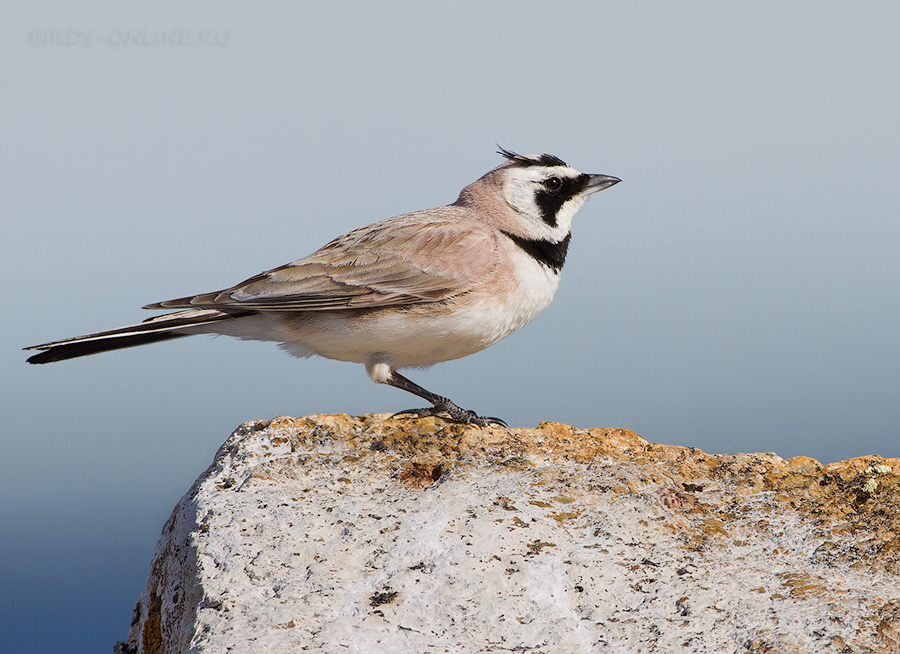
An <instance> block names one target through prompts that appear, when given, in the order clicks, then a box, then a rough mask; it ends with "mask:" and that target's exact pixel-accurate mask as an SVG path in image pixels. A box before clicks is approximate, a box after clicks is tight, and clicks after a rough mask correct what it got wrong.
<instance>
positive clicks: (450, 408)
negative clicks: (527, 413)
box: [391, 400, 507, 427]
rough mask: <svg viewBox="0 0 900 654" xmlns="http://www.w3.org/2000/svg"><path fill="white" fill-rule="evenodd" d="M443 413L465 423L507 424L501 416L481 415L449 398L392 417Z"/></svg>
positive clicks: (482, 425) (437, 415)
mask: <svg viewBox="0 0 900 654" xmlns="http://www.w3.org/2000/svg"><path fill="white" fill-rule="evenodd" d="M441 414H446V415H448V416H450V419H451V420H453V421H455V422H461V423H462V424H464V425H477V426H478V427H490V426H492V425H496V426H497V427H506V426H507V425H506V423H505V422H504V421H503V420H501V419H500V418H492V417H490V416H480V415H478V414H477V413H475V412H474V411H469V410H468V409H463V408H462V407H459V406H457V405H456V404H454V403H453V402H450V401H449V400H448V401H447V402H446V403H443V402H442V403H440V404H436V405H434V406H432V407H427V408H425V409H406V410H404V411H398V412H397V413H395V414H394V415H392V416H391V418H396V417H397V416H406V415H411V416H415V417H417V418H427V417H429V416H436V417H443V416H442V415H441Z"/></svg>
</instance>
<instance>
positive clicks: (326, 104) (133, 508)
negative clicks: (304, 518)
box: [0, 0, 900, 653]
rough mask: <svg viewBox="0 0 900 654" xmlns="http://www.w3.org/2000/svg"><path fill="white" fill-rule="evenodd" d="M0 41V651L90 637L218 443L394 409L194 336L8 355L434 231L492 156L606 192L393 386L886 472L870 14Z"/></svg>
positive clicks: (297, 11) (334, 21)
mask: <svg viewBox="0 0 900 654" xmlns="http://www.w3.org/2000/svg"><path fill="white" fill-rule="evenodd" d="M2 13H3V19H2V20H0V62H2V63H0V97H2V101H0V117H2V120H0V135H2V136H0V138H2V141H0V146H2V152H0V162H2V175H0V198H2V200H0V207H2V212H0V220H2V221H3V238H2V239H0V255H2V256H0V266H2V274H3V279H4V283H3V285H2V288H0V293H2V299H3V306H4V307H5V320H3V332H2V337H3V340H2V343H3V347H2V348H0V366H2V368H0V370H2V377H3V388H4V389H5V390H4V392H3V394H2V400H0V401H2V416H3V427H4V429H3V434H2V437H0V439H2V440H0V443H2V456H0V498H2V499H0V525H2V528H0V651H3V652H19V653H25V652H60V651H66V652H69V653H72V652H75V653H79V652H97V651H100V652H111V651H112V646H113V643H114V642H115V641H116V640H124V639H125V637H126V635H127V631H128V625H129V623H130V619H131V611H132V608H133V606H134V603H135V601H136V600H137V597H138V595H139V593H140V591H141V589H142V587H143V584H144V580H145V577H146V574H147V570H148V567H149V563H150V559H151V557H152V554H153V551H154V547H155V544H156V540H157V538H158V536H159V532H160V530H161V528H162V526H163V523H164V522H165V520H166V519H167V518H168V516H169V514H170V512H171V510H172V508H173V506H174V505H175V504H176V503H177V502H178V500H179V498H180V497H181V496H182V494H183V493H185V492H186V491H187V490H188V488H189V487H190V485H191V483H192V482H193V480H194V479H195V478H196V477H197V476H198V475H199V474H201V473H202V472H203V470H204V469H205V468H206V467H207V466H208V465H209V463H210V462H211V461H212V458H213V456H214V454H215V452H216V450H217V448H218V447H219V445H220V444H221V443H222V442H223V441H224V440H225V439H226V438H227V436H228V435H229V433H230V432H231V431H232V430H233V429H234V428H235V427H237V426H238V425H239V424H240V423H242V422H244V421H247V420H252V419H257V418H271V417H273V416H277V415H293V416H301V415H306V414H310V413H332V412H346V413H351V414H360V413H367V412H387V411H397V410H400V409H405V408H408V407H409V406H411V405H413V404H415V403H414V402H412V401H411V396H408V395H407V394H405V393H403V392H401V391H398V390H396V389H392V388H388V387H382V386H377V385H375V384H373V383H372V382H371V381H370V380H369V379H368V377H367V376H366V374H365V371H364V370H363V367H362V366H360V365H355V364H348V363H340V362H333V361H325V360H297V359H292V358H290V357H288V356H286V355H285V354H283V353H282V352H281V351H279V350H278V348H276V347H275V346H274V345H272V344H261V343H245V342H240V341H237V340H233V339H228V338H225V337H221V338H210V337H194V338H190V339H184V340H180V341H175V342H171V343H163V344H158V345H153V346H149V347H146V348H137V349H131V350H125V351H122V352H116V353H113V354H104V355H99V356H96V357H91V358H87V359H78V360H75V361H68V362H64V363H60V364H54V365H51V366H27V365H26V364H25V358H26V354H25V353H23V352H22V351H21V348H22V347H24V346H27V345H33V344H36V343H41V342H44V341H47V340H53V339H58V338H64V337H68V336H74V335H78V334H84V333H88V332H92V331H96V330H100V329H106V328H112V327H118V326H121V325H124V324H128V323H131V322H135V321H137V320H139V319H143V318H145V317H147V316H148V315H150V314H149V313H148V312H142V311H141V310H140V307H141V306H142V305H143V304H145V303H148V302H152V301H158V300H164V299H168V298H172V297H179V296H183V295H187V294H192V293H198V292H204V291H211V290H216V289H220V288H224V287H227V286H230V285H232V284H234V283H236V282H238V281H241V280H243V279H245V278H247V277H249V276H251V275H253V274H255V273H257V272H259V271H261V270H265V269H268V268H271V267H274V266H277V265H280V264H282V263H286V262H288V261H291V260H293V259H296V258H299V257H301V256H304V255H306V254H308V253H309V252H311V251H313V250H315V249H316V248H318V247H319V246H321V245H323V244H324V243H326V242H327V241H329V240H330V239H331V238H333V237H335V236H337V235H339V234H342V233H344V232H346V231H348V230H350V229H352V228H355V227H358V226H361V225H364V224H368V223H370V222H374V221H375V220H378V219H381V218H386V217H388V216H391V215H396V214H400V213H404V212H407V211H412V210H416V209H423V208H427V207H432V206H438V205H442V204H446V203H449V202H452V201H453V200H455V199H456V196H457V194H458V193H459V190H460V189H461V188H462V187H463V186H464V185H466V184H468V183H470V182H471V181H473V180H475V179H476V178H478V177H480V176H481V175H482V174H484V173H485V172H487V171H488V170H489V169H490V168H492V167H493V166H495V165H496V164H498V163H499V162H500V157H498V156H497V155H496V154H495V149H496V144H500V145H502V146H503V147H505V148H509V149H512V150H516V151H519V152H526V153H540V152H548V153H551V154H554V155H557V156H559V157H561V158H563V159H564V160H565V161H567V162H568V163H569V164H571V165H572V166H574V167H575V168H577V169H579V170H582V171H583V172H590V173H605V174H609V175H615V176H617V177H620V178H622V179H623V180H624V181H623V183H622V184H619V185H617V186H616V187H614V188H612V189H609V190H607V191H604V192H602V193H600V194H597V195H595V196H593V198H592V199H591V201H590V202H589V203H588V204H587V206H586V207H585V208H584V209H583V210H582V211H581V213H580V214H579V215H578V216H577V217H576V220H575V225H574V230H573V231H574V236H573V239H572V245H571V248H570V254H569V258H568V260H567V263H566V267H565V269H564V271H563V279H562V284H561V287H560V290H559V292H558V293H557V296H556V299H555V301H554V302H553V304H551V306H550V308H549V309H548V310H547V311H545V312H544V313H543V314H542V315H541V316H540V317H539V318H538V319H537V320H535V321H534V322H533V323H532V324H530V325H528V326H527V327H526V328H524V329H523V330H522V331H520V332H519V333H517V334H514V335H513V336H511V337H510V338H508V339H506V340H504V341H502V342H501V343H498V344H497V345H495V346H494V347H492V348H490V349H488V350H486V351H484V352H482V353H479V354H477V355H475V356H472V357H468V358H465V359H461V360H458V361H454V362H450V363H445V364H441V365H439V366H436V367H434V368H432V369H430V370H428V371H410V376H411V377H412V378H413V379H414V380H415V381H417V382H419V383H420V384H422V385H424V386H425V387H426V388H429V389H431V390H434V391H436V392H438V393H441V394H444V395H448V396H449V397H452V398H453V399H454V400H455V401H457V402H458V403H459V404H460V405H462V406H465V407H467V408H471V409H474V410H476V411H478V412H479V413H482V414H486V415H496V416H500V417H502V418H504V419H506V420H507V421H508V422H509V423H510V425H511V426H515V427H520V426H522V427H528V426H535V425H536V424H537V423H538V421H540V420H557V421H562V422H567V423H570V424H574V425H576V426H579V427H625V428H630V429H633V430H634V431H636V432H637V433H639V434H641V435H642V436H644V437H646V438H647V439H649V440H651V441H656V442H663V443H670V444H677V445H686V446H693V447H699V448H702V449H704V450H707V451H710V452H736V451H744V452H747V451H775V452H777V453H778V454H780V455H782V456H784V457H790V456H796V455H807V456H812V457H815V458H817V459H819V460H821V461H823V462H831V461H835V460H840V459H844V458H847V457H852V456H860V455H868V454H881V455H884V456H897V455H900V447H898V425H900V390H898V389H900V347H898V339H897V333H898V324H900V302H898V298H900V274H898V273H900V182H898V171H900V76H898V72H897V63H898V61H900V39H898V38H897V34H896V30H897V25H900V4H897V3H894V2H866V3H846V2H784V1H783V0H779V1H777V2H774V1H773V2H766V1H763V2H753V3H721V2H715V1H710V2H692V1H690V0H687V1H683V2H678V3H670V2H646V3H641V4H640V6H634V5H633V4H631V3H628V4H625V3H613V2H597V1H593V0H592V1H590V2H556V3H546V2H521V1H519V2H486V3H485V2H454V3H442V4H436V3H420V2H379V3H377V4H376V3H371V4H368V5H365V6H363V5H362V3H349V2H333V3H300V2H281V1H274V2H267V3H265V4H264V5H259V4H257V5H254V4H252V3H247V2H237V1H234V2H231V1H222V0H217V1H216V2H211V1H208V0H196V1H192V2H179V3H175V2H168V1H166V2H155V3H136V2H121V1H115V2H113V1H104V2H91V1H86V2H80V3H77V6H76V3H64V2H42V3H26V2H24V1H18V2H15V1H14V2H6V3H4V7H3V10H2ZM160 31H163V32H168V33H169V34H172V35H175V36H177V37H178V38H179V39H180V40H181V41H182V42H181V43H150V41H153V40H157V38H158V34H159V32H160ZM139 41H143V43H140V42H139Z"/></svg>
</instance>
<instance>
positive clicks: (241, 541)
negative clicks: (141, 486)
mask: <svg viewBox="0 0 900 654" xmlns="http://www.w3.org/2000/svg"><path fill="white" fill-rule="evenodd" d="M876 467H877V469H878V470H880V472H875V471H874V470H875V469H876ZM898 473H900V461H898V460H897V459H882V458H880V457H866V458H865V459H852V460H850V461H847V462H843V463H840V464H832V465H831V466H822V465H820V464H819V463H818V462H816V461H814V460H813V459H807V458H803V457H798V458H797V459H791V460H788V461H785V460H782V459H780V458H779V457H777V456H775V455H771V454H749V455H748V454H737V455H727V456H713V455H709V454H706V453H704V452H701V451H699V450H696V449H690V448H679V447H672V446H665V445H653V444H650V443H647V442H646V441H644V440H643V439H642V438H640V437H639V436H637V435H635V434H633V433H632V432H629V431H627V430H619V429H612V430H603V429H594V430H578V429H574V428H572V427H569V426H567V425H558V424H553V423H542V424H541V425H540V426H539V428H538V429H533V430H526V429H509V430H508V429H500V428H490V429H477V428H466V427H462V426H458V425H452V424H448V423H444V422H442V421H440V420H436V419H433V418H430V419H421V420H391V419H387V418H386V416H363V417H361V418H351V417H349V416H310V417H307V418H300V419H292V418H276V419H275V420H272V421H257V422H252V423H247V424H245V425H242V426H241V427H240V428H239V429H238V430H237V431H235V433H234V434H232V436H231V437H230V438H229V439H228V441H227V442H226V443H225V444H224V445H223V446H222V448H221V449H220V450H219V452H218V454H217V455H216V458H215V461H214V463H213V465H212V466H211V467H210V468H209V469H208V470H207V471H206V472H205V473H204V474H203V475H202V476H201V477H200V478H199V479H198V480H197V482H196V483H195V484H194V486H193V487H192V488H191V489H190V491H189V492H188V493H187V494H186V495H185V496H184V498H183V499H182V500H181V502H180V503H179V505H178V506H177V507H176V509H175V511H174V513H173V515H172V517H171V518H170V520H169V521H168V522H167V523H166V525H165V528H164V530H163V533H162V537H161V539H160V541H159V545H158V547H157V551H156V555H155V557H154V560H153V562H152V564H151V567H150V575H149V578H148V581H147V587H146V589H145V590H144V592H143V594H142V595H141V597H140V599H139V601H138V604H137V607H136V608H135V616H134V621H133V624H132V626H131V631H130V633H129V636H128V640H127V642H125V643H119V644H118V645H117V646H116V649H117V651H118V652H122V653H136V652H140V653H143V654H157V653H172V652H204V653H206V652H208V653H213V652H215V653H221V652H229V651H230V652H240V653H243V652H254V653H257V652H301V651H302V652H348V653H354V652H359V653H366V652H377V653H379V654H386V653H389V652H398V653H399V652H403V653H407V652H416V653H424V652H454V653H456V652H513V651H516V652H535V653H536V652H545V653H550V652H567V653H568V652H604V651H608V652H616V653H618V652H660V653H672V652H698V653H699V652H788V653H791V652H797V653H800V652H844V653H851V652H853V653H856V652H892V651H900V587H898V584H897V581H898V580H897V572H898V570H900V567H898V559H900V538H898V536H897V526H898V521H900V518H898V513H900V512H898V511H897V508H898V507H897V495H898ZM870 480H876V481H877V482H878V483H877V488H876V489H874V490H872V491H871V492H868V491H866V490H864V489H863V487H864V486H865V484H866V483H867V482H868V481H870ZM868 487H869V488H871V484H869V486H868ZM879 512H881V513H879Z"/></svg>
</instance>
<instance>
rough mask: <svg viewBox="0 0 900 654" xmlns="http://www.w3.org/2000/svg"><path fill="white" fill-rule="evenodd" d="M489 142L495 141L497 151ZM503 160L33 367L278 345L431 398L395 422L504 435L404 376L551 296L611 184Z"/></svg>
mask: <svg viewBox="0 0 900 654" xmlns="http://www.w3.org/2000/svg"><path fill="white" fill-rule="evenodd" d="M498 147H499V146H498ZM497 153H498V154H500V155H501V156H502V157H503V162H502V163H501V164H500V165H498V166H496V167H495V168H493V169H492V170H490V171H489V172H487V173H486V174H484V175H483V176H482V177H480V178H479V179H477V180H476V181H474V182H472V183H471V184H469V185H468V186H466V187H464V188H463V189H462V191H461V192H460V194H459V197H458V198H457V200H456V201H455V202H453V203H452V204H449V205H446V206H441V207H437V208H434V209H425V210H422V211H414V212H412V213H407V214H403V215H399V216H394V217H393V218H388V219H386V220H381V221H379V222H375V223H372V224H371V225H368V226H366V227H361V228H359V229H355V230H353V231H351V232H348V233H347V234H344V235H343V236H339V237H338V238H336V239H334V240H333V241H331V242H330V243H328V244H327V245H325V246H323V247H321V248H320V249H318V250H316V251H315V252H313V253H312V254H310V255H308V256H306V257H303V258H301V259H297V260H296V261H292V262H290V263H288V264H285V265H283V266H279V267H277V268H273V269H271V270H268V271H265V272H262V273H260V274H258V275H255V276H253V277H250V278H249V279H247V280H245V281H243V282H241V283H240V284H237V285H235V286H231V287H230V288H226V289H224V290H221V291H215V292H212V293H201V294H199V295H190V296H187V297H181V298H176V299H174V300H165V301H163V302H155V303H153V304H148V305H146V306H145V307H144V309H154V310H159V309H178V311H175V312H171V313H165V314H163V315H158V316H154V317H152V318H148V319H146V320H144V321H143V322H140V323H137V324H133V325H128V326H126V327H120V328H118V329H111V330H108V331H101V332H97V333H93V334H87V335H84V336H77V337H74V338H68V339H64V340H59V341H53V342H49V343H43V344H41V345H33V346H31V347H27V348H25V349H26V350H38V351H39V352H38V354H34V355H32V356H31V357H30V358H28V363H32V364H43V363H51V362H55V361H63V360H65V359H72V358H76V357H82V356H87V355H90V354H96V353H99V352H106V351H109V350H117V349H121V348H127V347H133V346H137V345H145V344H148V343H155V342H159V341H165V340H170V339H175V338H182V337H185V336H190V335H194V334H224V335H228V336H234V337H237V338H240V339H246V340H261V341H274V342H276V343H278V344H279V346H280V347H281V348H282V349H284V350H285V351H287V352H288V353H290V354H292V355H294V356H297V357H310V356H320V357H324V358H328V359H336V360H339V361H349V362H354V363H362V364H364V365H365V369H366V371H367V372H368V374H369V377H370V378H371V379H372V381H374V382H376V383H379V384H387V385H390V386H394V387H396V388H399V389H401V390H404V391H407V392H409V393H412V394H413V395H416V396H418V397H419V398H421V399H423V400H426V401H427V402H429V403H431V405H432V406H430V407H426V408H423V409H407V410H405V411H400V412H398V413H396V414H394V416H400V415H410V416H413V417H427V416H438V417H441V418H449V419H450V420H451V421H454V422H457V423H463V424H467V425H475V426H480V427H488V426H492V425H496V426H501V427H505V426H506V422H505V421H503V420H501V419H500V418H495V417H488V416H480V415H478V414H477V413H475V412H474V411H471V410H469V409H463V408H461V407H459V406H458V405H457V404H456V403H454V402H453V401H452V400H450V399H449V398H447V397H444V396H441V395H438V394H436V393H433V392H431V391H429V390H426V389H425V388H423V387H421V386H419V385H418V384H416V383H415V382H413V381H412V380H410V379H409V378H407V377H405V376H403V375H402V374H400V372H399V370H400V369H404V368H410V367H428V366H431V365H433V364H436V363H440V362H442V361H449V360H453V359H458V358H461V357H464V356H468V355H470V354H474V353H476V352H479V351H481V350H483V349H484V348H486V347H488V346H490V345H493V344H494V343H496V342H497V341H499V340H500V339H502V338H504V337H506V336H508V335H510V334H511V333H513V332H515V331H516V330H518V329H519V328H520V327H522V326H523V325H525V324H526V323H528V322H530V321H531V320H532V319H534V318H535V317H536V316H537V315H538V314H539V313H541V312H542V311H543V310H544V309H545V308H546V307H547V306H548V305H549V304H550V301H551V300H552V299H553V296H554V294H555V293H556V290H557V288H558V286H559V279H560V271H561V270H562V267H563V264H564V263H565V260H566V253H567V251H568V247H569V241H570V239H571V235H572V232H571V225H572V218H573V217H574V216H575V214H576V213H577V212H578V210H579V209H581V207H582V206H583V205H584V203H585V201H586V200H587V199H588V198H589V197H590V196H591V195H592V194H593V193H596V192H598V191H602V190H603V189H606V188H609V187H610V186H613V185H614V184H617V183H619V182H620V181H621V180H620V179H619V178H617V177H612V176H609V175H599V174H586V173H580V172H578V171H577V170H575V169H574V168H571V167H569V166H568V165H567V164H566V163H565V162H564V161H563V160H562V159H560V158H558V157H556V156H553V155H549V154H540V155H535V154H532V155H523V154H517V153H516V152H512V151H510V150H506V149H504V148H502V147H499V150H498V151H497Z"/></svg>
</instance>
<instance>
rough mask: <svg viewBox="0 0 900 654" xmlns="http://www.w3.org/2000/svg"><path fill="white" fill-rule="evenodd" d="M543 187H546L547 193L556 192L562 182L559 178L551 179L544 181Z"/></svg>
mask: <svg viewBox="0 0 900 654" xmlns="http://www.w3.org/2000/svg"><path fill="white" fill-rule="evenodd" d="M544 186H546V187H547V190H549V191H558V190H559V189H560V188H561V187H562V180H560V179H559V177H551V178H550V179H547V180H545V181H544Z"/></svg>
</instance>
